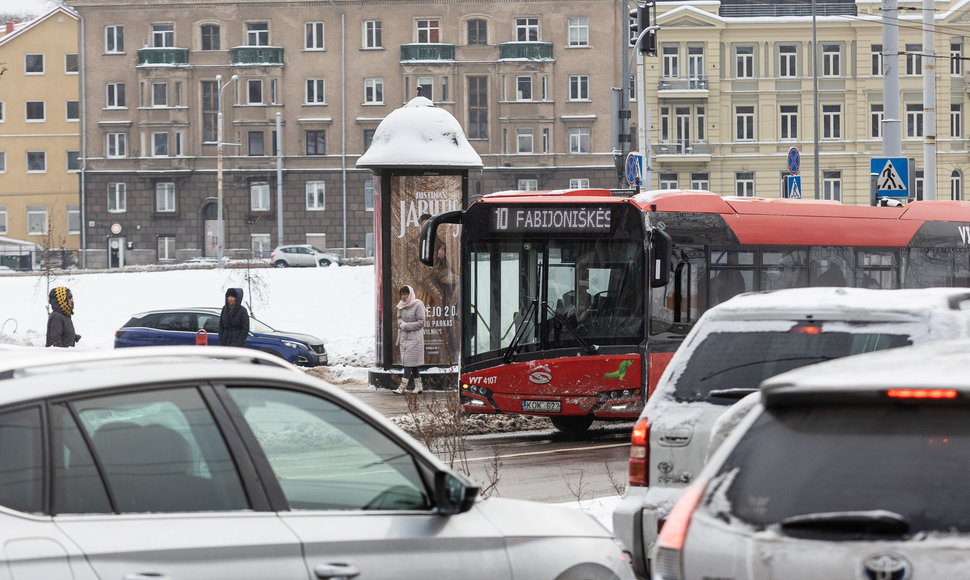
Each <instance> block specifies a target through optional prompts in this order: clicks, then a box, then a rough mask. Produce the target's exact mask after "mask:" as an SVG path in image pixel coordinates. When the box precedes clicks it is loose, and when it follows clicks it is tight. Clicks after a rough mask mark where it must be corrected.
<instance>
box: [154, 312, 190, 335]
mask: <svg viewBox="0 0 970 580" xmlns="http://www.w3.org/2000/svg"><path fill="white" fill-rule="evenodd" d="M194 318H195V315H194V314H191V313H189V312H169V313H166V314H163V315H161V317H159V319H158V325H157V328H158V329H159V330H175V331H179V332H195V331H196V330H197V329H196V328H195V320H194Z"/></svg>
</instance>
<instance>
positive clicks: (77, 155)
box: [67, 151, 81, 173]
mask: <svg viewBox="0 0 970 580" xmlns="http://www.w3.org/2000/svg"><path fill="white" fill-rule="evenodd" d="M67 171H68V173H74V172H77V171H81V152H80V151H68V152H67Z"/></svg>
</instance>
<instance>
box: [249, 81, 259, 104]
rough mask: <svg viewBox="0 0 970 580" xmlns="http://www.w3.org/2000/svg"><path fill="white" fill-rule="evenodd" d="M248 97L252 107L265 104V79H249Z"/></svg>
mask: <svg viewBox="0 0 970 580" xmlns="http://www.w3.org/2000/svg"><path fill="white" fill-rule="evenodd" d="M246 95H247V98H248V101H247V102H248V103H249V104H250V105H262V104H263V79H249V80H248V81H246Z"/></svg>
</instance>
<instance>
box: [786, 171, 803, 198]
mask: <svg viewBox="0 0 970 580" xmlns="http://www.w3.org/2000/svg"><path fill="white" fill-rule="evenodd" d="M785 189H786V190H787V191H786V192H785V193H786V194H787V195H786V197H788V198H789V199H801V198H802V176H801V175H789V176H788V184H787V186H786V187H785Z"/></svg>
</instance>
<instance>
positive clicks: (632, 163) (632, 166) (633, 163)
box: [626, 153, 640, 185]
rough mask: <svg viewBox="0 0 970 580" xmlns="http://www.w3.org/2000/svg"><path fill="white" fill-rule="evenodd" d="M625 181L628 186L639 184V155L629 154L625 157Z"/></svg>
mask: <svg viewBox="0 0 970 580" xmlns="http://www.w3.org/2000/svg"><path fill="white" fill-rule="evenodd" d="M626 180H627V181H628V182H629V183H630V185H639V184H640V155H639V154H638V153H630V154H628V155H627V156H626Z"/></svg>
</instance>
